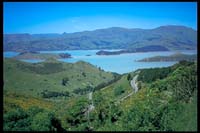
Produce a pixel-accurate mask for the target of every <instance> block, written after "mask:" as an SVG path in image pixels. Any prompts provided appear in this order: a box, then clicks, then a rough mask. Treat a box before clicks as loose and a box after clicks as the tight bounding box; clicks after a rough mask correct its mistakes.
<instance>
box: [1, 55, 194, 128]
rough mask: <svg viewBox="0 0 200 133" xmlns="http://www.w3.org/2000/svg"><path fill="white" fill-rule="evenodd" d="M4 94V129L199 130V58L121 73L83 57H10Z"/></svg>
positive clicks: (5, 69)
mask: <svg viewBox="0 0 200 133" xmlns="http://www.w3.org/2000/svg"><path fill="white" fill-rule="evenodd" d="M136 76H138V77H137V80H136V84H137V86H138V88H139V90H138V91H137V92H136V93H135V92H134V90H133V88H132V85H131V84H130V82H132V79H134V78H135V77H136ZM77 88H78V89H77ZM88 93H89V94H88ZM3 99H4V104H3V111H4V114H3V117H4V118H3V120H4V123H3V128H4V130H12V131H64V130H66V131H197V62H187V61H181V62H179V63H177V64H175V65H173V66H171V67H166V68H151V69H139V70H137V71H135V72H131V73H127V74H123V75H121V76H119V75H118V74H115V73H109V72H104V71H103V70H101V69H99V68H96V67H95V66H92V65H91V64H89V63H86V62H83V61H80V62H77V63H74V64H73V63H62V62H59V61H56V60H48V61H46V62H42V63H36V64H30V63H25V62H21V61H18V60H15V59H7V58H5V59H4V97H3Z"/></svg>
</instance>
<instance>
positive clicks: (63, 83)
mask: <svg viewBox="0 0 200 133" xmlns="http://www.w3.org/2000/svg"><path fill="white" fill-rule="evenodd" d="M68 81H69V78H68V77H65V78H63V79H62V85H63V86H66V84H67V83H68Z"/></svg>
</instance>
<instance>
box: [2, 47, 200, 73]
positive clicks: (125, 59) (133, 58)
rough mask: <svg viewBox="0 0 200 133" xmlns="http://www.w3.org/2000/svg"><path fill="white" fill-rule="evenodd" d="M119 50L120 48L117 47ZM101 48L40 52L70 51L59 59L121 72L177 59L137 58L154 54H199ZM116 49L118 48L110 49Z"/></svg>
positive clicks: (12, 53) (158, 65) (169, 64)
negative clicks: (105, 52)
mask: <svg viewBox="0 0 200 133" xmlns="http://www.w3.org/2000/svg"><path fill="white" fill-rule="evenodd" d="M117 50H119V49H117ZM98 51H99V50H65V51H39V52H40V53H52V54H55V53H69V54H71V55H72V58H68V59H59V61H63V62H69V63H75V62H77V61H80V60H82V61H86V62H89V63H91V64H93V65H95V66H97V67H101V68H102V69H103V70H105V71H110V72H117V73H120V74H123V73H127V72H131V71H135V70H137V69H140V68H155V67H167V66H171V65H173V64H175V63H177V62H176V61H173V62H137V60H140V59H143V58H147V57H153V56H158V55H159V56H168V55H172V54H174V53H177V52H181V53H184V54H197V50H181V51H164V52H141V53H129V54H121V55H109V56H106V55H96V52H98ZM109 51H116V50H109ZM18 54H19V53H17V52H11V51H9V52H8V53H6V52H4V57H8V58H11V57H14V56H16V55H18ZM22 61H25V62H30V63H37V62H41V61H43V60H35V59H34V60H33V59H31V60H22Z"/></svg>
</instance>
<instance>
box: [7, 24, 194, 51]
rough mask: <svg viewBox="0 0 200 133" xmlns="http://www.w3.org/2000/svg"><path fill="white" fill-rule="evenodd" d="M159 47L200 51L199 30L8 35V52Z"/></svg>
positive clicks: (165, 28) (167, 28) (116, 29)
mask: <svg viewBox="0 0 200 133" xmlns="http://www.w3.org/2000/svg"><path fill="white" fill-rule="evenodd" d="M152 45H153V46H154V45H156V46H157V45H158V46H161V47H164V48H165V49H168V50H177V49H178V50H186V49H197V31H195V30H193V29H192V28H188V27H185V26H173V25H169V26H161V27H158V28H155V29H126V28H120V27H112V28H107V29H98V30H94V31H84V32H76V33H63V34H33V35H31V34H4V44H3V46H4V47H3V48H4V51H28V50H33V51H39V50H67V49H136V48H142V47H146V46H152Z"/></svg>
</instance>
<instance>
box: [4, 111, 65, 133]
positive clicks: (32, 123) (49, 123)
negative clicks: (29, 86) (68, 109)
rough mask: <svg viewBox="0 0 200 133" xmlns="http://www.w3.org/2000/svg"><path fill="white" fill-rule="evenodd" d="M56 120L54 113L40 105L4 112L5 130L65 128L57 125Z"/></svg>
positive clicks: (55, 129) (53, 129)
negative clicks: (39, 106)
mask: <svg viewBox="0 0 200 133" xmlns="http://www.w3.org/2000/svg"><path fill="white" fill-rule="evenodd" d="M55 120H57V118H55V116H54V114H53V113H52V112H49V111H47V110H44V109H41V108H38V107H30V108H29V109H28V110H27V111H25V110H23V109H22V108H20V107H18V108H16V110H13V111H10V112H8V113H6V114H4V116H3V121H4V123H3V124H4V126H3V127H4V131H57V130H63V129H62V127H58V126H57V127H56V126H55V124H54V123H53V121H55ZM57 121H58V120H57ZM58 122H59V121H58ZM58 124H59V123H58ZM58 124H57V125H58Z"/></svg>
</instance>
